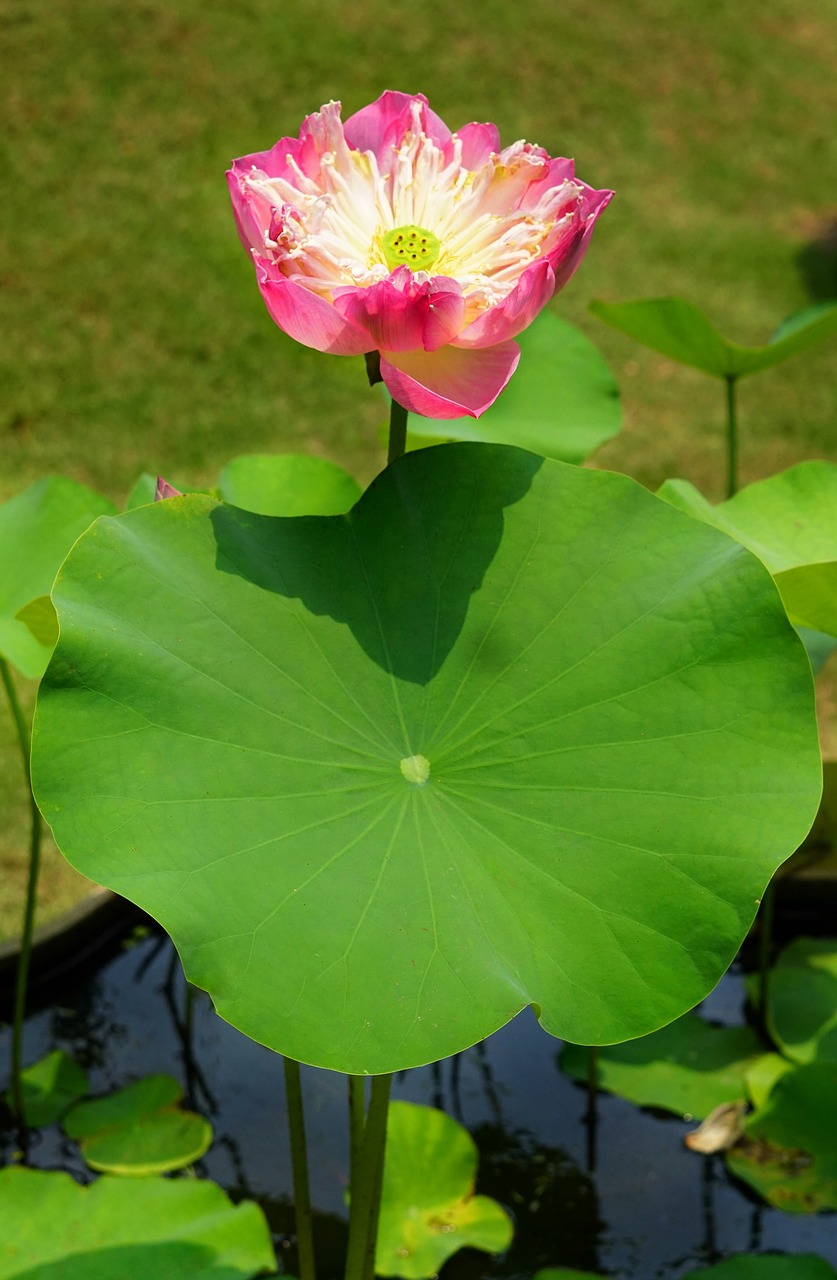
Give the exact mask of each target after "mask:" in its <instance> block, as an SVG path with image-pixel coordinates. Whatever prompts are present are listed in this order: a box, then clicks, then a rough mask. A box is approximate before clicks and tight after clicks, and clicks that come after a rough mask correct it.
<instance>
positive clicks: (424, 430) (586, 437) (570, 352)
mask: <svg viewBox="0 0 837 1280" xmlns="http://www.w3.org/2000/svg"><path fill="white" fill-rule="evenodd" d="M517 341H518V343H519V344H520V350H521V353H522V355H521V359H520V364H519V366H518V369H517V372H516V373H515V375H514V377H513V378H512V380H511V382H510V383H509V385H508V386H507V387H506V389H505V391H504V392H503V394H502V395H501V396H500V398H499V399H498V400H496V401H495V402H494V404H493V405H492V406H491V408H490V409H487V410H486V412H485V413H484V414H483V415H482V417H481V418H479V419H478V420H476V421H475V420H474V419H473V418H455V419H453V420H449V421H447V422H445V423H440V422H439V421H438V420H437V419H434V418H420V417H418V416H417V415H416V414H410V418H409V422H408V432H409V434H408V441H409V446H410V447H411V448H415V447H416V446H417V445H419V444H421V443H423V442H424V441H438V440H439V439H440V438H441V437H444V438H445V439H448V440H482V441H485V442H487V443H489V444H510V445H518V446H519V447H520V448H522V449H531V450H532V452H533V453H541V454H543V455H544V457H547V458H557V459H558V460H559V461H561V462H583V461H584V459H585V458H588V457H589V456H590V454H591V453H593V452H594V450H596V449H598V448H599V446H600V445H603V444H604V443H605V442H606V441H607V440H612V439H613V437H614V436H615V435H618V434H619V431H620V430H621V428H622V405H621V402H620V400H619V387H618V385H617V383H616V379H615V378H614V376H613V374H612V373H611V371H610V369H609V368H608V366H607V363H606V361H605V359H604V357H603V355H602V354H601V352H600V351H599V350H598V348H597V347H595V346H594V345H593V343H592V342H591V341H590V339H589V338H586V337H585V336H584V334H583V333H581V332H580V330H578V329H576V328H575V326H574V325H571V324H570V323H569V322H568V321H567V320H562V319H561V318H560V316H557V315H555V314H554V312H551V311H542V312H541V314H540V315H539V316H538V318H537V319H536V320H535V321H534V322H533V323H532V324H531V325H530V326H529V328H528V329H526V330H525V331H524V332H523V333H521V334H519V335H518V338H517Z"/></svg>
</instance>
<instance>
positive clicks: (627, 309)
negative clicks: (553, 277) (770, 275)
mask: <svg viewBox="0 0 837 1280" xmlns="http://www.w3.org/2000/svg"><path fill="white" fill-rule="evenodd" d="M590 310H591V311H592V312H593V313H594V314H595V315H597V316H598V317H599V318H600V319H601V320H604V322H605V324H609V325H611V327H612V328H614V329H618V330H619V331H620V332H621V333H625V334H627V335H628V337H629V338H634V339H635V340H636V341H637V342H641V343H642V344H643V346H646V347H650V348H651V350H652V351H660V352H661V353H662V354H663V355H664V356H668V357H669V358H670V359H671V360H677V361H679V363H680V364H688V365H691V366H692V368H694V369H702V370H703V372H704V373H710V374H712V375H713V376H714V377H716V378H743V377H746V376H747V375H748V374H753V373H758V372H759V371H760V370H762V369H769V368H771V366H772V365H775V364H779V363H780V362H781V361H782V360H787V359H788V358H789V357H790V356H793V355H796V354H797V352H800V351H804V350H806V348H808V347H811V346H813V345H814V344H815V343H817V342H820V341H822V339H823V338H826V337H828V336H829V334H832V333H835V332H837V303H833V302H824V303H819V304H817V305H816V306H813V307H806V308H805V309H804V310H803V311H798V312H796V313H795V314H794V315H792V316H788V317H787V319H786V320H783V321H782V323H781V324H780V325H779V327H778V329H777V330H776V332H775V333H774V335H773V337H772V338H771V339H770V341H769V342H768V343H766V344H765V345H764V346H763V347H743V346H741V345H740V344H739V343H737V342H729V341H728V339H726V338H724V337H723V336H722V335H721V334H720V333H719V332H718V330H717V329H716V328H715V326H714V325H713V324H711V323H710V321H709V320H708V319H707V318H706V316H705V315H704V314H703V312H702V311H700V310H699V308H698V307H696V306H694V304H693V303H691V302H686V301H685V300H684V299H683V298H646V299H644V300H642V301H640V302H591V304H590Z"/></svg>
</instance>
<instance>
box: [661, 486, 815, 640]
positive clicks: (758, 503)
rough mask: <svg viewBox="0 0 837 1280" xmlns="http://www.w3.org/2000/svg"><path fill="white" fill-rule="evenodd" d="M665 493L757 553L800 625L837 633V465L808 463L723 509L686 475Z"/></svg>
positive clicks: (747, 490)
mask: <svg viewBox="0 0 837 1280" xmlns="http://www.w3.org/2000/svg"><path fill="white" fill-rule="evenodd" d="M659 496H660V497H661V498H663V499H664V500H665V501H666V502H670V503H671V505H672V506H676V507H678V508H679V509H680V510H681V511H686V512H688V513H689V515H693V516H695V517H696V518H697V519H699V520H705V521H706V523H707V524H712V525H714V526H715V528H716V529H723V531H724V532H725V533H728V534H729V535H730V537H731V538H735V539H736V541H737V542H740V543H741V545H742V546H745V547H747V549H748V550H749V551H752V552H753V554H754V555H757V556H758V557H759V559H760V560H761V561H762V562H763V564H764V565H765V566H766V567H767V568H768V569H769V570H770V572H771V574H772V575H773V577H774V579H775V582H776V586H777V587H778V588H779V592H780V594H781V596H782V600H783V602H784V605H785V608H786V609H787V612H788V616H789V617H790V619H791V621H792V622H794V623H796V624H797V625H798V626H803V627H809V628H811V629H812V630H815V631H824V632H827V633H828V634H829V635H832V636H834V635H837V464H835V463H833V462H822V461H811V462H800V463H799V464H798V465H797V466H795V467H790V468H789V469H788V470H787V471H782V472H780V473H779V475H774V476H770V477H769V478H768V479H767V480H759V481H757V482H756V483H755V484H751V485H748V486H747V487H746V488H745V489H741V490H740V492H738V493H737V494H735V496H734V497H732V498H729V499H728V500H727V501H726V502H721V503H719V504H718V505H717V506H715V507H713V506H712V504H711V503H709V502H707V501H706V499H705V498H704V497H702V495H701V494H700V493H698V491H697V489H695V488H694V487H693V486H692V485H690V484H687V483H686V481H684V480H668V481H666V483H665V484H664V485H663V486H662V487H661V489H660V491H659Z"/></svg>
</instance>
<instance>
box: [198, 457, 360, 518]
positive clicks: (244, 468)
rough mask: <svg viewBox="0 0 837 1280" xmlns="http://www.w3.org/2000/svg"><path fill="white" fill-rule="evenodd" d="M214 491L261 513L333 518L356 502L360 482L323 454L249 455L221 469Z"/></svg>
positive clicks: (226, 500) (241, 505) (222, 496)
mask: <svg viewBox="0 0 837 1280" xmlns="http://www.w3.org/2000/svg"><path fill="white" fill-rule="evenodd" d="M218 493H219V496H220V497H221V498H223V500H224V502H231V503H232V505H233V506H234V507H243V509H244V510H245V511H255V512H256V513H257V514H258V515H262V516H338V515H342V514H343V513H344V512H345V511H348V510H349V508H350V507H353V506H354V504H355V503H356V502H357V500H358V498H359V497H360V485H359V484H358V482H357V481H356V480H353V479H352V477H351V476H350V475H349V473H348V472H347V471H344V470H343V468H342V467H338V466H337V464H336V463H334V462H329V461H328V460H327V459H326V458H311V457H308V456H307V455H306V454H301V453H280V454H270V453H250V454H243V455H242V456H241V457H240V458H233V460H232V462H230V463H228V464H227V466H226V467H224V470H223V471H222V472H221V477H220V479H219V481H218Z"/></svg>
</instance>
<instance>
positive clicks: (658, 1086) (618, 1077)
mask: <svg viewBox="0 0 837 1280" xmlns="http://www.w3.org/2000/svg"><path fill="white" fill-rule="evenodd" d="M589 1052H590V1051H589V1049H585V1048H582V1047H581V1046H580V1045H577V1044H567V1045H565V1046H564V1050H563V1052H562V1054H561V1066H562V1067H563V1069H564V1071H566V1072H567V1074H568V1075H570V1076H572V1077H573V1079H574V1080H580V1081H582V1082H586V1081H587V1078H588V1062H589ZM763 1052H764V1048H763V1045H762V1043H761V1041H760V1040H759V1038H758V1036H757V1035H756V1033H755V1032H754V1031H752V1030H751V1029H750V1028H749V1027H713V1026H710V1024H709V1023H708V1022H704V1021H703V1019H702V1018H699V1017H698V1016H697V1015H696V1014H694V1013H687V1014H686V1015H685V1016H684V1017H682V1018H678V1019H677V1021H676V1022H672V1023H671V1024H670V1025H669V1026H667V1027H663V1028H662V1029H661V1030H660V1031H655V1032H653V1033H652V1034H651V1035H650V1036H643V1037H642V1038H641V1039H639V1040H628V1041H626V1042H625V1043H624V1044H619V1045H610V1046H608V1047H606V1048H603V1049H599V1051H598V1054H597V1057H596V1062H597V1070H598V1082H599V1085H600V1087H601V1088H603V1089H606V1090H607V1091H608V1092H609V1093H617V1094H618V1095H619V1096H620V1098H627V1099H628V1101H629V1102H635V1103H636V1104H637V1105H638V1106H640V1107H662V1108H663V1109H664V1110H666V1111H673V1112H674V1113H675V1115H679V1116H688V1117H689V1118H690V1119H697V1120H703V1119H704V1118H705V1117H706V1116H708V1115H709V1113H710V1111H714V1110H715V1108H716V1107H719V1106H721V1105H722V1104H723V1103H725V1102H734V1101H736V1099H743V1098H745V1097H746V1086H745V1083H744V1073H745V1072H746V1070H747V1068H748V1067H749V1066H750V1065H751V1064H752V1063H753V1062H754V1061H756V1060H757V1059H758V1058H759V1057H761V1056H762V1054H763Z"/></svg>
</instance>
